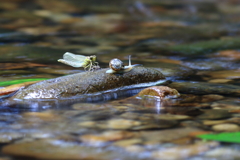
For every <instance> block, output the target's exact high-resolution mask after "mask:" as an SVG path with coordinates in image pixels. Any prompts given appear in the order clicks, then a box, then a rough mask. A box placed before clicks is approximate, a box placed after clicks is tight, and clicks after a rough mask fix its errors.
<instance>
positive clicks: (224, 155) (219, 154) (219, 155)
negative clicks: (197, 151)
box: [204, 146, 240, 159]
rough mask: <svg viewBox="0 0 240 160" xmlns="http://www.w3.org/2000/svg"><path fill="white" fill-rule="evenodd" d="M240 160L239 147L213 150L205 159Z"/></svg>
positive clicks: (205, 155) (206, 154)
mask: <svg viewBox="0 0 240 160" xmlns="http://www.w3.org/2000/svg"><path fill="white" fill-rule="evenodd" d="M230 157H231V159H240V153H239V149H238V147H236V148H235V147H231V148H227V147H224V146H222V147H218V148H215V149H213V150H210V151H208V152H206V153H205V154H204V158H206V159H212V158H215V159H229V158H230Z"/></svg>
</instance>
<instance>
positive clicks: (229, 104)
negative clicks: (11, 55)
mask: <svg viewBox="0 0 240 160" xmlns="http://www.w3.org/2000/svg"><path fill="white" fill-rule="evenodd" d="M211 107H213V108H216V109H227V110H229V111H233V110H238V109H240V102H239V99H238V98H236V99H235V98H231V99H226V100H221V101H216V102H214V103H212V105H211Z"/></svg>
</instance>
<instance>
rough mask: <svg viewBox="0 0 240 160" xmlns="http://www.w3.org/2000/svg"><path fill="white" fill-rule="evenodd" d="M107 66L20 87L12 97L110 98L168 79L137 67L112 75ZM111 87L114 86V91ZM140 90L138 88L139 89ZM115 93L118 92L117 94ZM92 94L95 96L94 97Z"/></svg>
mask: <svg viewBox="0 0 240 160" xmlns="http://www.w3.org/2000/svg"><path fill="white" fill-rule="evenodd" d="M106 70H107V69H102V70H97V71H95V72H83V73H78V74H73V75H68V76H63V77H58V78H55V79H50V80H46V81H41V82H39V83H36V84H34V85H31V86H29V87H27V88H26V89H23V90H20V91H19V92H18V93H16V94H15V95H14V96H13V97H12V99H49V98H55V99H56V98H58V99H61V98H73V97H75V98H76V97H77V98H78V99H82V100H85V101H94V100H107V99H110V98H113V97H116V93H117V91H119V92H120V93H119V95H121V94H122V95H126V93H124V91H127V90H130V89H131V92H132V94H133V92H134V88H138V89H139V87H147V86H152V85H157V84H161V83H163V82H166V81H165V80H164V76H163V74H162V73H161V72H159V71H156V70H154V69H150V68H144V67H135V68H133V69H132V70H131V71H130V72H127V73H124V74H108V73H106ZM111 89H114V90H112V91H111ZM138 91H139V90H136V92H138ZM114 92H115V94H114ZM90 96H92V98H91V97H90Z"/></svg>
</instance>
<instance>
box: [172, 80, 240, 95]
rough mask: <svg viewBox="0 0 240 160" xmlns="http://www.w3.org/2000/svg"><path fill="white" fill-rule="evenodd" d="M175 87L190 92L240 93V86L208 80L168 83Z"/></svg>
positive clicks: (183, 91)
mask: <svg viewBox="0 0 240 160" xmlns="http://www.w3.org/2000/svg"><path fill="white" fill-rule="evenodd" d="M168 86H169V87H171V88H175V89H176V90H178V92H180V93H188V94H220V95H231V96H239V95H240V86H237V85H231V84H214V83H207V82H173V83H171V84H169V85H168Z"/></svg>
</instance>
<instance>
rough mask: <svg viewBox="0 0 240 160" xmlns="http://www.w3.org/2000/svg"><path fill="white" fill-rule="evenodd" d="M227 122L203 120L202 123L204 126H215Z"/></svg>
mask: <svg viewBox="0 0 240 160" xmlns="http://www.w3.org/2000/svg"><path fill="white" fill-rule="evenodd" d="M228 121H229V120H228V119H225V120H205V121H203V124H204V125H207V126H211V125H216V124H222V123H227V122H228Z"/></svg>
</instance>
